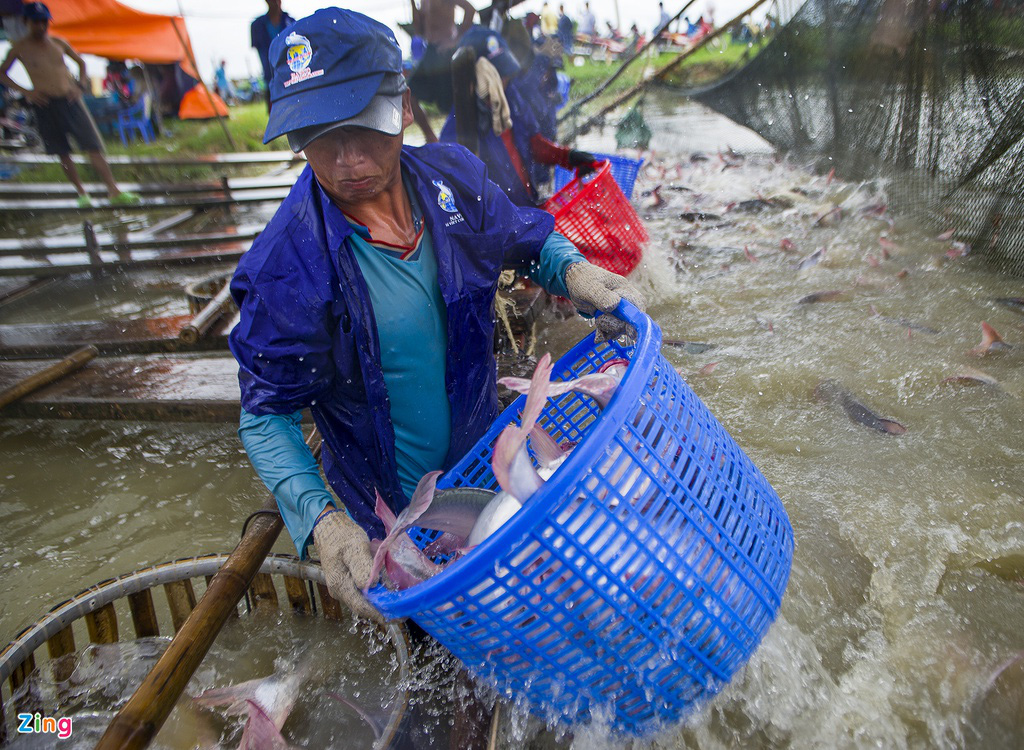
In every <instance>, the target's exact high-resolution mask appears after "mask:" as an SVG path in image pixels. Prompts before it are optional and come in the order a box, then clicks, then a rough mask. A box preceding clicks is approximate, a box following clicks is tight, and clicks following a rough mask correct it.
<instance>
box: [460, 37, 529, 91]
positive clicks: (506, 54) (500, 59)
mask: <svg viewBox="0 0 1024 750" xmlns="http://www.w3.org/2000/svg"><path fill="white" fill-rule="evenodd" d="M459 46H460V47H470V48H471V49H472V50H473V51H474V52H476V56H477V58H481V57H486V58H487V59H488V60H490V61H491V64H492V65H494V67H495V68H497V70H498V75H500V76H501V77H502V78H505V77H506V76H514V75H515V74H516V73H518V72H519V70H520V67H519V61H518V60H517V59H516V56H515V55H513V54H512V52H511V51H510V50H509V48H508V43H507V42H506V41H505V39H504V38H503V37H502V36H501V34H499V33H498V32H497V31H492V30H491V29H489V28H487V27H486V26H479V25H476V26H473V28H471V29H470V30H469V31H467V32H466V33H465V35H464V36H463V37H462V39H461V40H460V41H459Z"/></svg>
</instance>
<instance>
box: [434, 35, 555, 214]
mask: <svg viewBox="0 0 1024 750" xmlns="http://www.w3.org/2000/svg"><path fill="white" fill-rule="evenodd" d="M505 98H506V99H507V100H508V107H509V112H510V114H511V117H512V141H513V143H514V144H515V148H516V151H518V152H519V155H520V157H521V158H522V160H523V164H524V165H525V167H526V173H527V176H528V177H529V178H530V182H531V183H532V184H531V188H532V189H528V188H527V187H526V186H525V185H523V181H522V180H521V179H520V178H519V175H518V174H517V173H516V169H515V167H514V166H513V164H512V161H511V160H510V159H509V155H508V150H507V149H506V148H505V144H504V142H503V141H502V139H501V138H500V137H499V136H496V135H495V134H494V131H493V129H492V128H491V115H490V111H488V110H486V109H483V110H482V111H481V112H480V116H479V118H478V121H477V135H478V139H479V146H478V149H479V151H480V158H481V159H482V160H483V162H484V164H486V165H487V171H488V173H489V175H490V178H491V179H492V180H494V182H496V183H497V184H498V185H499V186H500V187H501V188H502V189H503V190H504V191H505V193H506V195H508V197H509V199H510V200H511V201H512V202H513V203H515V204H516V205H517V206H535V205H537V204H538V202H539V194H538V192H537V190H538V189H539V188H540V187H541V186H542V185H545V184H547V183H548V182H549V181H550V180H551V166H550V165H549V164H544V163H542V162H539V161H538V160H537V159H536V158H534V155H533V152H532V149H531V147H530V141H531V140H532V139H533V136H535V135H542V136H544V137H545V138H547V139H549V140H555V138H556V137H557V132H556V130H557V119H556V107H557V106H558V103H559V102H560V101H561V97H560V96H559V94H558V80H557V78H556V77H555V73H554V68H553V67H552V65H551V61H550V60H549V59H548V58H547V57H546V56H544V55H537V56H536V57H534V60H533V63H532V64H531V65H530V67H529V68H528V69H526V70H524V71H523V72H521V73H520V74H519V75H517V76H516V77H515V78H513V79H512V80H511V81H509V83H508V85H507V86H506V87H505ZM480 106H481V107H483V105H482V104H480ZM440 138H441V140H442V141H444V142H445V143H455V142H456V132H455V115H454V114H451V115H449V117H448V119H447V120H446V121H445V124H444V127H443V128H442V129H441V135H440Z"/></svg>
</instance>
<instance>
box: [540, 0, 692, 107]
mask: <svg viewBox="0 0 1024 750" xmlns="http://www.w3.org/2000/svg"><path fill="white" fill-rule="evenodd" d="M695 2H697V0H689V2H687V3H686V5H684V6H683V7H682V8H680V9H679V12H678V13H676V14H675V15H674V16H672V18H671V19H669V22H668V23H666V24H665V26H664V27H663V29H664V30H666V31H667V30H668V27H669V26H671V25H672V24H674V23H675V22H676V21H678V20H679V16H681V15H683V13H685V12H686V10H687V8H689V7H690V6H691V5H693V4H694V3H695ZM659 36H660V34H655V35H654V36H652V37H651V40H650V41H649V42H647V44H645V45H644V46H643V47H641V48H640V50H639V51H638V52H637V53H636V54H635V55H632V56H630V57H629V58H627V59H626V60H625V61H623V63H622V65H620V66H619V69H618V70H616V71H615V72H614V73H612V75H611V77H610V78H608V80H607V81H605V82H604V83H602V84H601V85H600V86H598V87H597V88H596V89H594V90H593V91H591V92H590V93H589V94H587V95H586V96H585V97H583V98H582V99H580V100H579V101H578V102H575V103H574V104H573V105H572V106H571V107H570V108H569V111H568V112H566V113H565V114H564V115H562V116H561V117H559V118H558V122H559V123H563V122H565V121H566V120H568V119H569V118H570V117H572V116H573V115H574V114H576V113H577V112H579V110H580V108H581V107H582V106H583V105H584V104H586V103H587V102H589V101H592V100H594V99H596V98H597V97H599V96H600V95H601V94H602V93H604V91H605V90H606V89H607V88H608V87H609V86H611V85H612V84H613V83H615V81H616V80H618V78H619V76H621V75H622V74H623V73H625V72H626V68H628V67H629V66H630V65H631V64H632V63H633V62H634V61H635V60H639V59H640V57H641V55H643V53H644V52H646V51H647V50H648V49H649V48H650V47H651V46H652V45H654V44H655V43H656V42H657V41H658V37H659Z"/></svg>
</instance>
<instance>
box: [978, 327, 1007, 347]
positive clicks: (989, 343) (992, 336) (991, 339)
mask: <svg viewBox="0 0 1024 750" xmlns="http://www.w3.org/2000/svg"><path fill="white" fill-rule="evenodd" d="M1005 343H1006V342H1004V341H1003V337H1002V336H1000V335H999V332H998V331H997V330H996V329H995V328H993V327H992V326H990V325H989V324H988V323H986V322H985V321H982V322H981V345H982V346H984V347H985V348H986V349H991V348H992V347H993V346H995V345H996V344H1005Z"/></svg>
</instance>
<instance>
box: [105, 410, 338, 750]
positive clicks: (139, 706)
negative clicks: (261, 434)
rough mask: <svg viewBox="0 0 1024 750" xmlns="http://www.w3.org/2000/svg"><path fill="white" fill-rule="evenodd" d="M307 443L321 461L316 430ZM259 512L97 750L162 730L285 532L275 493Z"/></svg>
mask: <svg viewBox="0 0 1024 750" xmlns="http://www.w3.org/2000/svg"><path fill="white" fill-rule="evenodd" d="M306 445H308V446H309V447H310V450H312V452H313V455H314V456H315V457H317V458H319V455H320V446H321V439H320V434H319V432H318V431H317V430H316V429H314V430H313V434H312V435H310V436H309V439H308V440H307V441H306ZM263 510H267V511H272V512H270V513H260V514H258V515H255V516H254V517H253V518H252V521H251V523H250V524H249V526H248V528H247V529H246V531H245V535H244V536H243V537H242V539H241V541H240V542H239V543H238V546H237V547H235V549H234V551H233V552H232V553H231V556H230V557H228V559H227V561H226V562H225V563H224V565H222V566H221V568H220V570H219V571H217V575H215V576H214V577H213V580H212V581H210V585H209V586H208V587H207V589H206V593H204V594H203V598H202V599H200V600H199V603H198V604H197V605H196V607H195V609H193V610H192V611H191V613H190V614H189V615H188V618H187V619H186V620H185V622H184V623H182V625H181V629H180V630H178V632H177V633H175V635H174V638H173V640H172V641H171V643H170V645H169V646H168V647H167V650H166V651H164V653H163V655H162V656H161V657H160V659H159V660H158V661H157V663H156V665H155V666H154V667H153V669H152V671H150V673H149V674H148V675H147V676H146V679H145V680H143V681H142V684H141V685H140V686H139V688H138V689H137V690H136V691H135V693H134V695H132V697H131V698H130V699H129V700H128V702H127V703H126V704H125V705H124V706H122V707H121V710H120V711H118V712H117V715H116V716H115V717H114V720H113V721H112V722H110V726H108V727H107V731H106V732H104V734H103V737H102V738H100V741H99V743H98V744H97V745H96V750H142V749H143V748H145V747H146V746H147V745H149V743H150V742H151V741H152V739H153V738H154V737H155V736H156V734H157V732H159V731H160V727H162V726H163V724H164V721H166V719H167V717H168V716H169V715H170V713H171V710H172V709H173V708H174V704H175V703H177V701H178V698H179V697H180V696H181V694H182V692H183V691H184V690H185V686H186V685H187V684H188V681H189V680H190V679H192V675H193V674H194V673H195V671H196V669H197V668H198V667H199V665H200V663H201V662H202V661H203V658H204V657H205V656H206V653H207V651H209V650H210V646H212V645H213V642H214V640H215V639H216V638H217V634H218V633H220V630H221V628H222V627H224V623H226V622H227V621H228V619H229V618H230V617H231V615H232V614H234V613H235V611H236V607H237V606H238V602H239V601H240V600H241V598H242V596H243V595H244V594H245V592H246V591H247V590H248V588H249V586H250V585H251V584H252V582H253V579H254V578H255V577H256V574H257V573H258V572H259V569H260V566H261V565H262V564H263V561H264V560H265V559H266V557H267V554H268V553H269V552H270V548H271V547H273V546H274V542H275V541H277V537H278V535H279V534H280V533H281V529H283V528H284V522H283V521H282V520H281V516H280V514H278V513H277V512H276V511H277V501H276V500H275V499H274V497H273V495H271V496H270V497H268V498H267V502H266V503H265V504H264V506H263Z"/></svg>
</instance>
